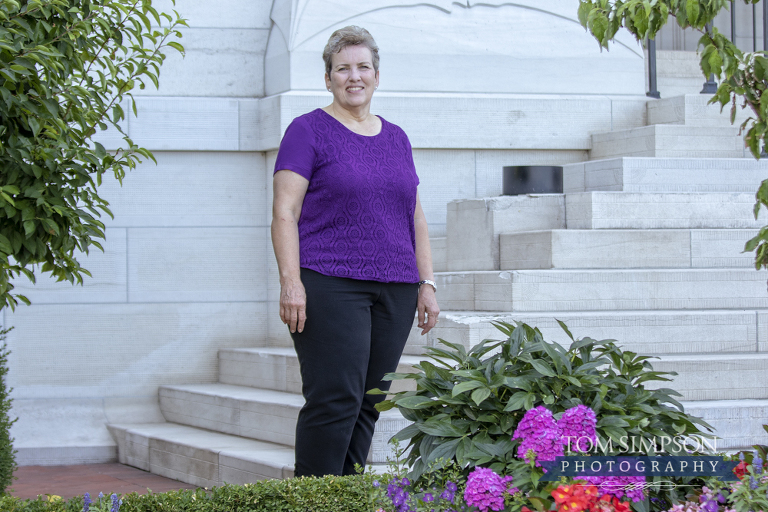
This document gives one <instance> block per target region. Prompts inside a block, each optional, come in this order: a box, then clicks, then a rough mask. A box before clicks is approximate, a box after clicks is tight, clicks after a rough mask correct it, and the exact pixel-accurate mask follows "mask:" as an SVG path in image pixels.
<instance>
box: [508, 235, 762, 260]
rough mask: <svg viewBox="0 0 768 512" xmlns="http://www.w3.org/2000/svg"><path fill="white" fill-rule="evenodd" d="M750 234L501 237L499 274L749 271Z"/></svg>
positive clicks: (750, 255)
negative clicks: (572, 270) (526, 271)
mask: <svg viewBox="0 0 768 512" xmlns="http://www.w3.org/2000/svg"><path fill="white" fill-rule="evenodd" d="M756 233H757V232H756V231H754V230H749V229H691V230H681V229H656V230H646V229H628V230H619V229H611V230H576V229H569V230H552V231H531V232H527V233H513V234H505V235H500V236H499V247H500V250H499V253H500V264H501V269H502V270H522V269H544V268H732V267H751V266H753V264H754V263H753V260H754V255H753V254H752V253H746V254H745V253H742V250H743V248H744V244H745V243H746V241H747V240H749V239H750V238H752V237H753V236H754V235H755V234H756Z"/></svg>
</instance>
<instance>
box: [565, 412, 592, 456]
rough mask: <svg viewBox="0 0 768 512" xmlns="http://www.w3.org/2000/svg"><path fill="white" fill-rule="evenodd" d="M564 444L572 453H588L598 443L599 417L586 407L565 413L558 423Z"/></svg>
mask: <svg viewBox="0 0 768 512" xmlns="http://www.w3.org/2000/svg"><path fill="white" fill-rule="evenodd" d="M557 426H558V427H559V428H560V431H561V432H562V434H561V440H562V443H563V444H564V445H565V446H566V447H569V450H570V451H572V452H582V453H586V452H588V451H589V449H590V448H592V447H593V446H594V445H595V444H596V443H597V431H596V430H595V429H596V427H597V417H596V416H595V411H593V410H592V409H590V408H589V407H587V406H586V405H577V406H576V407H572V408H570V409H568V410H567V411H565V412H564V413H563V415H562V416H561V417H560V421H558V422H557Z"/></svg>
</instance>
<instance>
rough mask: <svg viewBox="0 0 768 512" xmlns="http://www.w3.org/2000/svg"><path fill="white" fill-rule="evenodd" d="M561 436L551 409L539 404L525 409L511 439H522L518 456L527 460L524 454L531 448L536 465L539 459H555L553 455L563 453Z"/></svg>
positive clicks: (518, 448)
mask: <svg viewBox="0 0 768 512" xmlns="http://www.w3.org/2000/svg"><path fill="white" fill-rule="evenodd" d="M561 436H562V432H561V430H560V428H559V427H558V425H557V423H555V419H554V418H553V417H552V411H550V410H549V409H547V408H546V407H544V406H543V405H540V406H538V407H534V408H533V409H531V410H529V411H526V413H525V415H524V416H523V418H522V419H521V420H520V422H519V423H518V424H517V428H516V429H515V433H514V434H512V439H513V440H514V439H522V442H521V443H520V446H518V447H517V456H518V457H519V458H521V459H525V460H528V459H527V458H526V454H527V453H528V450H533V453H534V459H535V460H536V465H537V466H541V464H540V463H539V461H542V460H555V457H557V456H559V455H563V444H562V442H561V441H560V438H561ZM528 462H531V461H530V460H529V461H528Z"/></svg>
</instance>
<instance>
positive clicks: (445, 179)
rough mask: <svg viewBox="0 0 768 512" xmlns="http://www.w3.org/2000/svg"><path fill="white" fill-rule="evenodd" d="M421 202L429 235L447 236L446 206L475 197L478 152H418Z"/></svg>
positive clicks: (416, 160)
mask: <svg viewBox="0 0 768 512" xmlns="http://www.w3.org/2000/svg"><path fill="white" fill-rule="evenodd" d="M413 161H414V163H415V164H416V171H417V173H418V175H419V181H420V183H419V200H420V201H421V207H422V209H423V210H424V215H425V216H426V217H427V223H428V224H429V234H430V236H445V223H446V220H445V217H446V211H445V205H446V204H448V203H449V202H450V201H452V200H456V199H469V198H474V197H475V152H474V151H472V150H439V149H435V150H429V149H415V150H414V151H413Z"/></svg>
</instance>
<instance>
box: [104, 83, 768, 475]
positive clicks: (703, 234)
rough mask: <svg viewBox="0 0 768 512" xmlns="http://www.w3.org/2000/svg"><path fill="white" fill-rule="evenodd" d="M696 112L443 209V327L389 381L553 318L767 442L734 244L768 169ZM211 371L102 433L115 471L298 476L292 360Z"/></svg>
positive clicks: (766, 342)
mask: <svg viewBox="0 0 768 512" xmlns="http://www.w3.org/2000/svg"><path fill="white" fill-rule="evenodd" d="M705 103H706V98H703V97H701V96H698V95H688V96H681V97H677V98H669V99H664V100H659V101H653V102H650V103H649V104H648V119H649V122H651V123H652V124H651V125H650V126H647V127H643V128H637V129H631V130H623V131H615V132H611V133H608V134H595V135H594V136H593V150H592V153H591V158H592V159H591V160H590V161H588V162H583V163H579V164H572V165H568V166H566V167H565V172H564V185H565V193H564V194H552V195H539V196H517V197H494V198H486V199H470V200H461V201H454V202H451V203H450V204H449V205H448V216H447V236H446V237H445V238H437V239H433V240H432V246H433V253H434V259H435V268H436V270H439V271H440V272H438V273H437V275H436V279H437V281H438V287H439V294H438V297H439V300H440V305H441V309H442V310H443V313H442V314H441V318H442V320H441V322H440V324H439V326H438V327H437V328H435V329H434V330H433V331H432V332H431V333H429V335H428V336H425V337H421V336H418V333H417V330H416V329H414V330H413V331H412V335H411V337H410V338H409V341H408V344H407V345H406V350H405V355H404V356H403V357H402V359H401V363H400V368H399V369H398V370H399V371H408V369H409V368H410V365H412V364H413V363H414V362H416V361H418V359H419V355H420V354H422V353H423V352H424V349H425V347H427V346H435V345H437V343H438V338H443V339H446V340H448V341H452V342H458V343H462V344H464V345H465V346H471V345H473V344H475V343H477V342H479V341H480V340H482V339H484V338H498V337H499V336H500V333H499V332H498V331H497V330H496V329H495V328H494V327H493V325H492V323H491V322H492V321H494V320H504V321H523V322H526V323H529V324H532V325H535V326H537V327H539V328H540V329H541V330H542V332H543V334H544V335H545V337H546V338H547V339H553V340H556V341H558V342H561V343H566V338H565V335H564V334H563V333H562V331H561V330H560V328H559V326H558V325H557V322H556V321H555V318H558V319H560V320H562V321H564V322H565V323H566V324H567V325H568V326H569V328H570V329H571V331H572V332H573V333H574V335H576V336H578V337H583V336H590V337H593V338H596V339H605V338H612V339H616V340H618V341H619V342H620V344H621V345H622V346H623V347H625V348H626V349H630V350H633V351H637V352H641V353H645V354H650V355H655V356H658V357H659V358H660V360H658V361H656V362H655V363H654V366H655V368H656V369H658V370H663V371H676V372H678V373H679V376H678V377H677V378H676V379H675V381H674V383H672V384H671V386H670V387H673V388H675V389H677V390H679V391H680V392H681V393H682V394H683V397H684V403H685V406H686V409H687V410H688V411H689V412H691V413H693V414H696V415H699V416H702V417H703V418H705V419H706V420H707V421H708V422H710V423H711V424H712V425H714V426H715V427H716V429H717V433H718V434H719V435H720V436H721V437H722V438H723V439H722V440H721V441H720V442H719V443H718V448H720V449H734V448H741V447H746V446H749V445H751V444H754V443H757V442H760V443H766V439H765V434H764V432H763V430H762V427H761V425H762V424H763V423H764V422H766V419H768V293H766V275H765V274H764V273H762V272H756V271H755V270H754V268H753V267H752V256H751V255H750V254H741V249H742V247H743V244H744V242H745V241H746V240H747V239H749V238H750V237H751V236H753V234H754V233H755V232H756V229H757V228H758V227H759V226H760V225H761V224H762V223H763V222H764V219H761V221H759V222H756V221H755V220H754V218H753V216H752V205H753V202H754V191H755V190H756V188H757V186H758V184H759V182H760V181H761V180H762V179H765V178H767V177H768V162H756V161H754V160H753V159H752V158H751V157H749V156H747V155H745V153H744V150H743V143H742V142H741V138H740V137H739V136H738V134H737V130H735V129H733V128H732V127H730V125H729V124H728V122H727V119H726V117H727V116H726V115H725V114H724V115H720V114H719V112H718V109H717V108H716V107H708V106H706V104H705ZM218 363H219V376H218V382H216V383H207V384H192V385H184V386H178V385H177V386H163V387H161V388H160V390H159V403H160V409H161V411H162V413H163V416H164V417H165V419H166V420H167V422H165V423H155V424H134V425H131V424H120V425H115V424H113V425H110V426H109V428H110V431H111V433H112V435H113V437H114V438H115V439H116V441H117V444H118V453H119V460H120V461H121V462H123V463H126V464H130V465H133V466H136V467H139V468H142V469H145V470H148V471H151V472H153V473H157V474H160V475H164V476H169V477H172V478H176V479H179V480H182V481H185V482H190V483H193V484H196V485H200V486H205V487H211V486H213V485H220V484H222V483H224V482H227V483H246V482H251V481H253V480H255V479H261V478H287V477H290V476H292V475H293V444H294V431H295V422H296V417H297V414H298V411H299V409H300V407H301V405H302V403H303V399H302V397H301V394H300V386H301V383H300V378H299V372H298V362H297V359H296V355H295V353H294V352H293V350H292V349H290V348H250V349H229V350H221V351H219V361H218ZM395 384H396V385H397V386H402V385H403V384H404V383H401V382H396V383H395ZM406 424H407V422H406V421H405V420H404V419H403V418H402V416H400V415H399V413H397V411H388V412H387V413H385V414H382V417H381V420H380V421H379V423H378V425H377V430H376V434H375V438H374V443H373V446H372V449H371V454H370V456H369V462H370V463H372V464H374V465H383V464H384V463H385V462H386V458H387V456H388V455H390V453H391V452H390V447H389V446H388V444H387V441H388V439H389V437H391V435H392V434H393V433H395V432H397V431H398V430H400V429H401V428H403V427H404V426H405V425H406Z"/></svg>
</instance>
